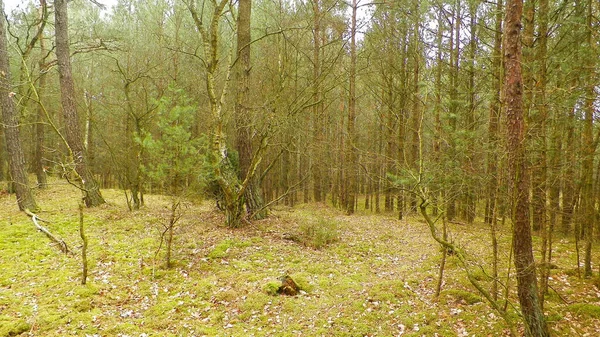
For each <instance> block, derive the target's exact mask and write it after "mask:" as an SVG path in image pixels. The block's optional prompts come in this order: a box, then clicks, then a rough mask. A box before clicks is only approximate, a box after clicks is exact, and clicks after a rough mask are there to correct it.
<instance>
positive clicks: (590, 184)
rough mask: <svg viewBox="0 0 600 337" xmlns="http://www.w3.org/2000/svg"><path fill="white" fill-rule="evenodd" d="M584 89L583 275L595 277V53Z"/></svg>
mask: <svg viewBox="0 0 600 337" xmlns="http://www.w3.org/2000/svg"><path fill="white" fill-rule="evenodd" d="M592 13H593V11H592V0H588V1H587V14H586V26H587V27H586V47H587V48H589V50H592V49H593V40H592V30H593V29H594V28H593V27H592V25H593V18H592ZM585 63H586V64H585V67H586V69H585V74H586V78H585V81H586V82H585V90H584V95H585V97H584V107H583V109H584V114H585V116H584V118H585V120H584V125H583V147H584V152H583V162H582V165H581V166H582V168H581V180H582V184H583V186H582V188H581V208H582V212H581V213H582V219H581V220H582V221H581V226H582V232H583V236H582V237H583V239H584V240H585V248H584V249H585V254H584V276H585V277H591V276H592V242H593V240H594V227H595V226H594V224H595V220H596V205H595V204H594V200H595V198H594V181H593V180H594V155H595V152H596V148H595V144H594V135H593V128H594V114H595V111H596V109H595V107H594V102H595V100H596V92H595V87H596V85H597V83H595V81H594V79H595V76H594V74H595V69H596V61H595V60H593V57H592V55H587V57H586V62H585Z"/></svg>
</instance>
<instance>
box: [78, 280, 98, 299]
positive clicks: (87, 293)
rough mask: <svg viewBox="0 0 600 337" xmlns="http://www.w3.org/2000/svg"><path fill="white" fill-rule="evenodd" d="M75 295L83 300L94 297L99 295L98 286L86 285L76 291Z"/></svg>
mask: <svg viewBox="0 0 600 337" xmlns="http://www.w3.org/2000/svg"><path fill="white" fill-rule="evenodd" d="M74 292H75V295H78V296H79V297H81V298H85V297H92V296H94V295H98V292H99V288H98V286H96V285H94V284H92V283H88V284H86V285H82V286H79V287H77V288H75V290H74Z"/></svg>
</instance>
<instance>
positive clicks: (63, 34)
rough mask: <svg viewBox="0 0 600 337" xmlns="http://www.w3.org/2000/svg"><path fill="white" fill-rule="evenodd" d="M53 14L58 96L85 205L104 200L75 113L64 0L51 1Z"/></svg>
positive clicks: (98, 203) (65, 3) (94, 204)
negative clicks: (91, 169)
mask: <svg viewBox="0 0 600 337" xmlns="http://www.w3.org/2000/svg"><path fill="white" fill-rule="evenodd" d="M54 18H55V23H54V29H55V35H56V37H55V39H56V59H57V61H58V73H59V76H58V77H59V81H60V97H61V103H62V109H63V116H64V121H65V134H66V140H67V143H68V144H67V145H68V147H69V149H70V152H71V156H72V160H73V162H74V164H75V171H76V172H77V175H78V176H79V177H78V178H79V180H80V183H81V188H82V190H83V192H84V197H83V200H84V202H85V205H86V206H87V207H95V206H98V205H101V204H103V203H104V202H105V201H104V198H102V195H101V194H100V188H99V187H98V184H97V183H96V180H95V179H94V176H93V175H92V173H91V171H90V169H89V167H88V161H87V154H86V151H85V148H84V146H83V139H82V137H81V128H80V125H79V115H78V114H77V105H76V103H75V85H74V83H73V75H72V73H71V59H70V57H71V55H70V52H69V22H68V15H67V0H56V1H55V2H54Z"/></svg>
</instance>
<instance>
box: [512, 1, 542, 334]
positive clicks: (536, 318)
mask: <svg viewBox="0 0 600 337" xmlns="http://www.w3.org/2000/svg"><path fill="white" fill-rule="evenodd" d="M522 13H523V1H522V0H508V2H507V5H506V18H505V26H504V66H505V82H504V93H505V95H504V97H505V100H506V101H505V107H506V116H507V145H508V163H509V180H510V182H511V184H510V185H511V189H512V195H513V197H514V203H515V207H514V210H515V215H514V227H513V236H512V237H513V247H514V248H513V249H514V253H515V270H516V277H517V292H518V295H519V303H520V305H521V312H522V314H523V318H524V320H525V327H526V335H527V336H534V337H538V336H539V337H546V336H549V333H548V328H547V326H546V321H545V319H544V313H543V312H542V308H541V307H540V302H539V298H538V290H537V279H536V268H535V261H534V259H533V244H532V238H531V228H530V226H529V215H528V213H529V212H528V211H529V203H528V194H529V193H528V191H529V189H528V182H527V180H528V179H527V169H526V159H525V148H524V146H523V141H524V139H525V124H524V121H523V73H522V69H521V57H522V49H521V42H520V41H521V15H522Z"/></svg>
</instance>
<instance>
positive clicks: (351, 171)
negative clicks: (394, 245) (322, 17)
mask: <svg viewBox="0 0 600 337" xmlns="http://www.w3.org/2000/svg"><path fill="white" fill-rule="evenodd" d="M357 9H358V8H357V3H356V0H352V24H351V27H350V78H349V81H350V92H349V97H348V125H347V130H348V138H347V139H346V165H345V166H346V167H345V169H346V170H345V171H346V175H345V178H346V179H345V182H342V183H343V184H346V187H345V188H344V192H345V194H346V195H345V196H344V197H345V198H344V199H345V203H346V205H345V207H346V213H347V214H348V215H350V214H353V213H354V204H355V200H356V189H357V175H358V171H357V167H358V162H357V161H358V154H357V150H356V146H357V145H358V139H357V135H356V131H355V127H354V125H355V123H356V12H357Z"/></svg>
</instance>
